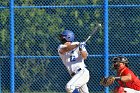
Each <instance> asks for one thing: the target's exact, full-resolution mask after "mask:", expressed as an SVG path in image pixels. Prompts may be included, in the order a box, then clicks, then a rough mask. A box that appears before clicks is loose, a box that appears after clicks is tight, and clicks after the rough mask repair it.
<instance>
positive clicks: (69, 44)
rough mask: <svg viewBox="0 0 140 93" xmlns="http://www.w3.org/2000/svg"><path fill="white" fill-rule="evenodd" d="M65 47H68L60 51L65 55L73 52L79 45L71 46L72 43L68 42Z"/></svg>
mask: <svg viewBox="0 0 140 93" xmlns="http://www.w3.org/2000/svg"><path fill="white" fill-rule="evenodd" d="M64 45H66V47H63V48H61V49H60V50H59V53H61V54H65V53H66V52H68V51H71V50H73V49H74V48H76V47H78V44H72V45H71V42H66V43H65V44H64Z"/></svg>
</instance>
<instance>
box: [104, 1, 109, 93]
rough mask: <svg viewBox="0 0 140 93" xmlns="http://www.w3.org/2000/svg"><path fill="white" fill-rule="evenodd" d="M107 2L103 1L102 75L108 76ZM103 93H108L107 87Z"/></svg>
mask: <svg viewBox="0 0 140 93" xmlns="http://www.w3.org/2000/svg"><path fill="white" fill-rule="evenodd" d="M108 47H109V46H108V0H104V59H105V60H104V64H105V67H104V70H105V71H104V72H105V73H104V74H105V77H108V76H109V62H108V58H109V57H108V55H109V53H108ZM105 93H109V87H105Z"/></svg>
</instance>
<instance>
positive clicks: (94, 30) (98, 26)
mask: <svg viewBox="0 0 140 93" xmlns="http://www.w3.org/2000/svg"><path fill="white" fill-rule="evenodd" d="M100 27H101V24H98V25H97V26H96V27H95V28H94V29H93V31H92V33H91V34H90V35H89V36H88V38H87V39H86V40H85V43H86V42H87V41H88V40H89V39H90V38H91V36H92V35H94V34H95V33H96V32H97V31H98V29H99V28H100Z"/></svg>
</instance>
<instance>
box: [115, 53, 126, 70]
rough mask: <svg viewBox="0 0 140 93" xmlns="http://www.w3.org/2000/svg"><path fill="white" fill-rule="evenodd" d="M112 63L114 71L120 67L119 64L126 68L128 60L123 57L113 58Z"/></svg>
mask: <svg viewBox="0 0 140 93" xmlns="http://www.w3.org/2000/svg"><path fill="white" fill-rule="evenodd" d="M112 62H113V68H114V69H118V68H119V67H120V63H124V64H125V65H126V66H128V65H127V63H128V59H127V58H126V57H123V56H118V57H114V58H113V59H112Z"/></svg>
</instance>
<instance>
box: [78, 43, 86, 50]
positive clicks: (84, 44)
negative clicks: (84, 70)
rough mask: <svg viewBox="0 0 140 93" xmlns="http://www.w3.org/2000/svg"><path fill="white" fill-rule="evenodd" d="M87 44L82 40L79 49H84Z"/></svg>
mask: <svg viewBox="0 0 140 93" xmlns="http://www.w3.org/2000/svg"><path fill="white" fill-rule="evenodd" d="M85 46H86V42H81V43H80V44H79V50H80V51H82V49H83V48H85Z"/></svg>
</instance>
